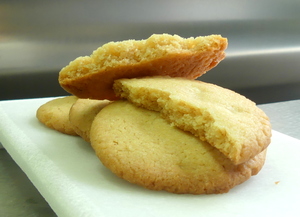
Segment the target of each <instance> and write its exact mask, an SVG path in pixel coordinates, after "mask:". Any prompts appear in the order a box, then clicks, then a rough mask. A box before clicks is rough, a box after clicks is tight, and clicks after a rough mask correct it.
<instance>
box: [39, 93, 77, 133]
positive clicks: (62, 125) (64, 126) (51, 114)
mask: <svg viewBox="0 0 300 217" xmlns="http://www.w3.org/2000/svg"><path fill="white" fill-rule="evenodd" d="M77 99H78V98H77V97H76V96H66V97H61V98H56V99H53V100H50V101H48V102H46V103H45V104H43V105H41V106H40V107H39V108H38V110H37V111H36V117H37V119H38V120H39V121H40V122H41V123H43V124H44V125H46V126H47V127H49V128H51V129H54V130H57V131H59V132H61V133H65V134H69V135H74V136H75V135H77V133H76V132H75V131H74V129H73V126H72V124H71V123H70V121H69V112H70V109H71V107H72V105H73V104H74V103H75V102H76V101H77Z"/></svg>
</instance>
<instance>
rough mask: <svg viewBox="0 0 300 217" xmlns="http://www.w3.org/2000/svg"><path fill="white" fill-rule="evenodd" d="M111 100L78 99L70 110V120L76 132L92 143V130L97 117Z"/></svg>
mask: <svg viewBox="0 0 300 217" xmlns="http://www.w3.org/2000/svg"><path fill="white" fill-rule="evenodd" d="M109 103H111V101H109V100H92V99H78V100H77V101H76V102H75V103H74V104H73V106H72V108H71V109H70V113H69V119H70V123H71V125H72V127H73V129H74V131H75V132H76V133H77V134H78V135H79V136H81V137H82V138H83V139H84V140H85V141H87V142H90V129H91V125H92V122H93V120H94V118H95V116H96V115H97V114H98V113H99V111H101V109H103V108H104V107H105V106H107V105H108V104H109Z"/></svg>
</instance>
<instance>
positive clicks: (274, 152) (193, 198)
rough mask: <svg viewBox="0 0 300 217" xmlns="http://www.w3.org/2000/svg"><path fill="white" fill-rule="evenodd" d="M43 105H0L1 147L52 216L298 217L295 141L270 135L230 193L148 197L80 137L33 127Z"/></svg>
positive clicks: (299, 152) (298, 145) (299, 164)
mask: <svg viewBox="0 0 300 217" xmlns="http://www.w3.org/2000/svg"><path fill="white" fill-rule="evenodd" d="M50 99H51V98H43V99H29V100H15V101H2V102H0V142H1V143H2V144H3V146H4V148H5V149H7V151H8V152H9V154H10V155H11V156H12V157H13V159H14V160H15V161H16V163H17V164H18V165H19V166H20V167H21V168H22V170H23V171H24V172H25V173H26V174H27V176H28V177H29V179H30V180H31V181H32V182H33V184H34V185H35V186H36V187H37V189H38V190H39V191H40V193H41V194H42V195H43V196H44V197H45V199H46V200H47V201H48V203H49V204H50V206H51V207H52V208H53V210H54V211H55V212H56V213H57V215H58V216H70V217H76V216H84V217H87V216H97V217H99V216H105V217H110V216H130V217H135V216H143V217H147V216H156V217H159V216H172V217H177V216H184V217H187V216H189V217H190V216H205V217H210V216H214V217H215V216H218V217H220V216H221V217H223V216H230V217H234V216H243V217H245V216H255V217H258V216H264V217H265V216H272V217H274V216H280V217H281V216H289V217H291V216H300V202H299V201H300V200H299V197H300V196H299V195H300V157H299V156H300V140H297V139H294V138H292V137H289V136H287V135H284V134H281V133H279V132H276V131H273V137H272V143H271V145H270V146H269V149H268V154H267V160H266V163H265V166H264V167H263V169H262V170H261V172H260V173H259V174H258V175H257V176H253V177H252V178H251V179H250V180H248V181H247V182H245V183H243V184H241V185H239V186H237V187H235V188H233V189H232V190H231V191H230V192H229V193H226V194H219V195H176V194H172V193H167V192H164V191H161V192H157V191H150V190H147V189H144V188H142V187H139V186H136V185H133V184H130V183H128V182H126V181H124V180H122V179H120V178H118V177H116V176H115V175H114V174H112V173H111V172H110V171H109V170H108V169H106V168H105V167H104V166H103V165H102V164H101V163H100V161H99V160H98V158H97V157H96V156H95V154H94V152H93V150H92V149H91V147H90V146H89V144H88V143H86V142H84V141H83V140H82V139H81V138H79V137H74V136H68V135H64V134H61V133H59V132H56V131H54V130H51V129H48V128H46V127H45V126H43V125H42V124H41V123H39V122H38V121H37V119H36V117H35V113H36V110H37V108H38V107H39V106H40V105H41V104H43V103H45V102H47V101H49V100H50ZM0 175H5V174H0Z"/></svg>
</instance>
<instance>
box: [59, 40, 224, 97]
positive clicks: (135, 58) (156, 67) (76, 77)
mask: <svg viewBox="0 0 300 217" xmlns="http://www.w3.org/2000/svg"><path fill="white" fill-rule="evenodd" d="M226 48H227V39H226V38H223V37H221V36H220V35H210V36H203V37H197V38H182V37H180V36H177V35H168V34H154V35H152V36H151V37H149V38H148V39H146V40H127V41H121V42H110V43H107V44H105V45H103V46H102V47H99V48H98V49H97V50H95V51H94V52H93V53H92V55H91V56H84V57H78V58H77V59H75V60H74V61H72V62H70V64H69V65H67V66H66V67H64V68H63V69H62V70H61V71H60V74H59V83H60V85H61V86H62V87H63V88H64V89H65V90H66V91H68V92H69V93H72V94H73V95H76V96H78V97H79V98H93V99H109V100H115V99H117V97H116V95H115V93H114V91H113V90H112V85H113V81H114V80H116V79H119V78H134V77H143V76H154V75H169V76H172V77H186V78H190V79H195V78H197V77H199V76H201V75H202V74H204V73H205V72H206V71H208V70H210V69H211V68H213V67H215V66H216V65H217V64H218V63H219V62H220V61H221V60H222V59H224V58H225V52H224V50H225V49H226Z"/></svg>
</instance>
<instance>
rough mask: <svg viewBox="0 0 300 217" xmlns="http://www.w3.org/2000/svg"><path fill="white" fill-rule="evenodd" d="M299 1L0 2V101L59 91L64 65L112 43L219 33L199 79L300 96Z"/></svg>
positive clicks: (250, 93)
mask: <svg viewBox="0 0 300 217" xmlns="http://www.w3.org/2000/svg"><path fill="white" fill-rule="evenodd" d="M299 9H300V2H299V1H298V0H285V1H278V0H273V1H271V0H260V1H249V0H248V1H244V0H227V1H223V0H202V1H196V0H190V1H182V0H180V1H179V0H173V1H171V0H152V1H138V0H127V1H116V0H100V1H96V0H94V1H93V0H88V1H79V0H73V1H71V0H65V1H59V0H51V1H34V0H27V1H21V0H19V1H17V0H1V1H0V88H1V89H0V100H8V99H21V98H35V97H47V96H61V95H66V94H67V93H66V92H65V91H64V90H63V89H62V88H61V87H60V86H59V84H58V81H57V78H58V73H59V71H60V69H61V68H62V67H64V66H66V65H67V64H68V63H69V62H70V61H72V60H73V59H75V58H76V57H78V56H84V55H90V54H91V53H92V51H93V50H95V49H96V48H98V47H99V46H101V45H103V44H104V43H107V42H110V41H120V40H127V39H146V38H148V37H149V36H150V35H151V34H153V33H169V34H178V35H180V36H182V37H191V36H193V37H196V36H200V35H209V34H221V35H222V36H224V37H227V38H228V41H229V46H228V49H227V57H226V59H225V60H223V61H222V62H221V63H220V64H219V65H218V66H217V67H216V68H215V69H213V70H211V71H209V72H208V73H207V74H206V75H204V76H203V77H201V78H200V79H201V80H204V81H207V82H211V83H215V84H218V85H220V86H223V87H227V88H230V89H233V90H235V91H237V92H239V93H242V94H244V95H246V96H247V97H248V98H250V99H252V100H253V101H255V102H257V103H258V104H260V103H268V102H276V101H284V100H290V99H299V98H300V85H299V84H300V75H299V69H300V40H299V39H300V13H299V11H300V10H299Z"/></svg>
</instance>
